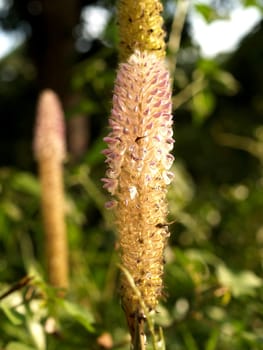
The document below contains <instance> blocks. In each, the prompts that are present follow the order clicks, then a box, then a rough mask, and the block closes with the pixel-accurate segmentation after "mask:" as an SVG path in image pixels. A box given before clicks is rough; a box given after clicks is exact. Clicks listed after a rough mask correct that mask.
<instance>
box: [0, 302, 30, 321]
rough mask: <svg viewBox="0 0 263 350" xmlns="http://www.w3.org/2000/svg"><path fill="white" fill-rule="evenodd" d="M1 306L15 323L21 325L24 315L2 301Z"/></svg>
mask: <svg viewBox="0 0 263 350" xmlns="http://www.w3.org/2000/svg"><path fill="white" fill-rule="evenodd" d="M0 308H1V309H2V311H3V312H4V314H5V315H6V317H7V318H8V320H9V321H10V322H11V323H12V324H13V325H15V326H19V325H21V324H22V323H23V321H24V317H23V316H22V315H21V314H19V313H18V312H16V311H15V310H14V309H12V308H11V307H8V306H7V305H5V304H4V303H0Z"/></svg>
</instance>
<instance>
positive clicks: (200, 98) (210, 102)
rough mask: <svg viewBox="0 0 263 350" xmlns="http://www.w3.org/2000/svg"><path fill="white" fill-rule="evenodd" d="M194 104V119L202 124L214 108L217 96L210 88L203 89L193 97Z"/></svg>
mask: <svg viewBox="0 0 263 350" xmlns="http://www.w3.org/2000/svg"><path fill="white" fill-rule="evenodd" d="M192 104H193V118H194V121H195V122H196V123H197V124H201V123H203V122H204V121H205V119H206V118H208V117H209V115H210V114H211V113H212V111H213V110H214V107H215V98H214V95H213V94H212V93H211V92H210V91H209V90H203V91H201V92H199V93H198V94H197V95H195V96H194V97H193V100H192Z"/></svg>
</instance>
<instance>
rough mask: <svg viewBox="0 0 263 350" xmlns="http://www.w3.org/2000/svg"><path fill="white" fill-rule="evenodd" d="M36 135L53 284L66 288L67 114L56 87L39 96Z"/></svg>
mask: <svg viewBox="0 0 263 350" xmlns="http://www.w3.org/2000/svg"><path fill="white" fill-rule="evenodd" d="M34 136H35V137H34V143H33V149H34V154H35V158H36V160H37V162H38V170H39V177H40V184H41V204H42V208H41V209H42V216H43V223H44V233H45V253H46V260H47V270H48V279H49V282H50V283H51V284H52V285H53V286H55V287H59V288H66V287H67V286H68V246H67V235H66V227H65V210H64V209H65V199H64V188H63V187H64V184H63V164H62V161H63V160H64V158H65V131H64V114H63V110H62V106H61V104H60V101H59V99H58V96H57V95H56V94H55V93H54V92H53V91H52V90H44V91H43V92H42V94H41V95H40V97H39V100H38V105H37V115H36V126H35V135H34Z"/></svg>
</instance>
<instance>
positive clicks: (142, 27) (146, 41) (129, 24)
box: [118, 0, 165, 61]
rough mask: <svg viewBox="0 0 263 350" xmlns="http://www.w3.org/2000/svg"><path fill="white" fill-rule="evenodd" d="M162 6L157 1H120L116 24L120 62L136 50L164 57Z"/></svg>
mask: <svg viewBox="0 0 263 350" xmlns="http://www.w3.org/2000/svg"><path fill="white" fill-rule="evenodd" d="M162 10H163V7H162V4H161V3H160V2H159V1H158V0H139V1H134V0H120V1H119V10H118V23H119V33H120V59H121V61H125V60H127V58H128V57H129V56H130V55H131V54H132V53H134V51H135V50H136V49H138V50H140V51H147V52H148V53H154V54H155V55H156V56H157V57H159V58H162V57H164V56H165V41H164V36H165V32H164V30H163V28H162V27H163V18H162V16H161V12H162Z"/></svg>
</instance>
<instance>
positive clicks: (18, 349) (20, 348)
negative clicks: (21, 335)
mask: <svg viewBox="0 0 263 350" xmlns="http://www.w3.org/2000/svg"><path fill="white" fill-rule="evenodd" d="M5 350H36V349H35V348H32V347H31V346H28V345H26V344H22V343H19V342H15V341H12V342H10V343H8V345H7V346H6V348H5Z"/></svg>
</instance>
